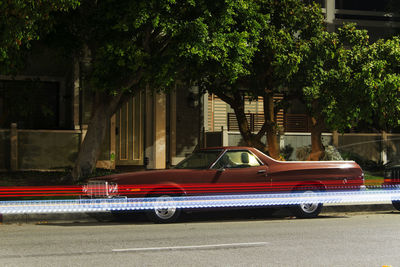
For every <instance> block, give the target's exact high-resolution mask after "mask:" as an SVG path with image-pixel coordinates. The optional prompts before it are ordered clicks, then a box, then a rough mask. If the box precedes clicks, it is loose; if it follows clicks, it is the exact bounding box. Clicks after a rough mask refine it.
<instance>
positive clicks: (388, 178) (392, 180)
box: [383, 162, 400, 210]
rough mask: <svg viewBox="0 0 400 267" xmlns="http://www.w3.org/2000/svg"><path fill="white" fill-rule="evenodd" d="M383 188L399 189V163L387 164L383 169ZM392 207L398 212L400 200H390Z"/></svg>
mask: <svg viewBox="0 0 400 267" xmlns="http://www.w3.org/2000/svg"><path fill="white" fill-rule="evenodd" d="M383 186H384V187H389V188H391V189H400V164H399V162H392V163H388V164H387V165H386V167H385V174H384V182H383ZM392 204H393V207H394V208H395V209H397V210H400V200H392Z"/></svg>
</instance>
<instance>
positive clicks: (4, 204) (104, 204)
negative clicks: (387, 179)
mask: <svg viewBox="0 0 400 267" xmlns="http://www.w3.org/2000/svg"><path fill="white" fill-rule="evenodd" d="M392 200H400V188H398V187H396V189H379V190H365V191H349V190H348V191H326V192H310V193H307V192H306V193H270V194H229V195H225V194H224V195H202V196H176V197H172V198H171V200H169V201H160V200H159V199H158V198H156V197H147V198H106V199H70V200H27V201H0V214H24V213H60V212H63V213H68V212H71V213H73V212H106V211H114V210H132V211H135V210H136V211H138V210H150V209H154V208H171V207H175V208H181V209H188V208H190V209H193V208H195V209H200V208H217V207H259V206H275V205H279V206H286V205H295V204H301V203H354V202H386V201H392Z"/></svg>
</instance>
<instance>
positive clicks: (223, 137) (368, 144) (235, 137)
mask: <svg viewBox="0 0 400 267" xmlns="http://www.w3.org/2000/svg"><path fill="white" fill-rule="evenodd" d="M205 139H206V140H207V142H206V146H207V147H211V146H222V145H225V146H238V145H239V146H240V145H246V144H245V142H244V141H243V138H242V137H241V135H240V133H239V132H234V131H227V129H224V128H222V129H221V131H219V132H206V133H205ZM209 139H211V140H212V142H211V141H210V142H209ZM262 141H263V142H265V137H263V139H262ZM278 141H279V143H280V147H281V148H284V147H285V146H290V147H292V148H293V153H292V154H291V156H290V160H296V149H298V148H300V147H303V146H308V145H311V134H310V133H284V134H283V135H281V136H279V140H278ZM322 143H323V144H324V145H325V146H326V145H333V146H335V147H336V148H338V149H339V150H340V151H341V152H347V153H351V154H353V155H357V156H359V157H361V158H364V159H368V160H372V161H375V162H383V163H386V162H390V161H397V159H400V134H387V133H385V132H383V133H346V134H338V133H336V132H334V133H323V134H322Z"/></svg>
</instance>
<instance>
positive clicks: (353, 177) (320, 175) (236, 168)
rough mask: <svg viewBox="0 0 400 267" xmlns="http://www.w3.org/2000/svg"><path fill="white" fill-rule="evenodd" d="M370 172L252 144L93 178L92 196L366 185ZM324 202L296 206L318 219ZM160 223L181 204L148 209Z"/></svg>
mask: <svg viewBox="0 0 400 267" xmlns="http://www.w3.org/2000/svg"><path fill="white" fill-rule="evenodd" d="M363 186H364V175H363V172H362V170H361V168H360V166H359V165H358V164H357V163H355V162H354V161H320V162H304V161H287V162H285V161H276V160H274V159H272V158H270V157H268V156H267V155H265V154H264V153H262V152H260V151H259V150H257V149H255V148H251V147H218V148H207V149H201V150H198V151H196V152H194V153H193V154H192V155H190V156H189V157H187V158H186V159H185V160H183V161H182V162H180V163H179V164H178V165H177V166H176V167H175V168H173V169H167V170H153V171H141V172H130V173H123V174H115V175H110V176H104V177H98V178H92V179H90V181H89V183H88V184H87V185H86V186H84V193H85V195H86V196H89V197H116V196H119V197H121V196H126V197H144V196H145V197H149V196H151V197H159V198H160V200H167V199H168V198H171V196H193V195H213V194H228V193H229V194H232V193H233V194H241V193H246V194H249V193H265V192H277V191H278V192H282V191H284V192H293V191H297V192H303V191H307V192H310V191H325V190H336V189H344V188H346V189H349V188H350V189H360V188H361V187H363ZM321 209H322V203H305V204H299V205H293V206H292V207H291V210H292V212H293V213H294V214H295V215H296V216H297V217H300V218H311V217H316V216H318V214H319V213H320V212H321ZM147 214H148V217H149V218H150V219H151V220H153V221H155V222H173V221H175V220H176V219H177V218H178V217H179V214H180V210H179V209H178V208H168V209H154V210H149V211H148V212H147Z"/></svg>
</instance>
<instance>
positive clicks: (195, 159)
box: [175, 150, 222, 169]
mask: <svg viewBox="0 0 400 267" xmlns="http://www.w3.org/2000/svg"><path fill="white" fill-rule="evenodd" d="M221 152H222V150H204V151H197V152H194V153H193V154H191V155H190V156H189V157H187V158H186V159H184V160H183V161H181V162H180V163H179V164H178V165H176V167H175V169H207V168H209V167H210V165H211V164H212V163H213V162H215V160H216V159H217V158H218V156H219V155H220V154H221Z"/></svg>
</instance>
